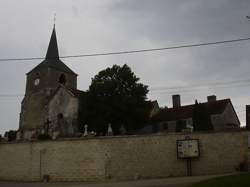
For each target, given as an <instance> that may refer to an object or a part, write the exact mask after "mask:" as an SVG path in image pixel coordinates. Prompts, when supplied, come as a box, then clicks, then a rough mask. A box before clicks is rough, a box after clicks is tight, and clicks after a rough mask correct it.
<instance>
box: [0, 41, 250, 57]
mask: <svg viewBox="0 0 250 187" xmlns="http://www.w3.org/2000/svg"><path fill="white" fill-rule="evenodd" d="M248 40H250V38H238V39H233V40H222V41H216V42H207V43H197V44H186V45H178V46H171V47H162V48H151V49H138V50H130V51H118V52H106V53H93V54H80V55H68V56H61V57H60V58H61V59H62V58H63V59H64V58H82V57H96V56H108V55H122V54H132V53H145V52H153V51H163V50H172V49H181V48H191V47H201V46H208V45H219V44H227V43H234V42H243V41H248ZM43 59H44V58H43V57H31V58H1V59H0V61H30V60H43Z"/></svg>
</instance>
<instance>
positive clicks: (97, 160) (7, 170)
mask: <svg viewBox="0 0 250 187" xmlns="http://www.w3.org/2000/svg"><path fill="white" fill-rule="evenodd" d="M249 135H250V132H249V131H242V132H220V133H193V134H189V135H188V136H190V138H198V139H199V141H200V151H201V153H200V154H201V155H200V158H198V159H194V160H193V161H192V168H193V169H192V170H193V175H207V174H222V173H230V172H235V171H237V170H238V169H239V166H240V163H246V162H247V161H248V159H249V148H248V136H249ZM186 136H187V134H186V135H185V134H168V135H151V136H121V137H99V138H82V139H67V140H57V141H44V142H23V143H22V142H20V143H1V144H0V180H9V181H40V180H42V178H43V177H44V176H46V175H48V176H49V177H50V179H51V181H104V180H127V179H138V178H159V177H173V176H185V175H186V161H185V160H178V159H177V155H176V154H177V153H176V140H178V139H184V138H185V137H186Z"/></svg>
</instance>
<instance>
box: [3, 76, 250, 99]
mask: <svg viewBox="0 0 250 187" xmlns="http://www.w3.org/2000/svg"><path fill="white" fill-rule="evenodd" d="M244 86H250V79H242V80H235V81H227V82H213V83H207V84H203V85H201V84H198V85H189V86H183V87H152V88H150V92H153V93H151V94H166V93H176V92H178V93H185V92H196V91H202V90H204V89H206V90H207V89H215V88H235V87H244ZM168 90H170V91H168ZM171 90H172V91H171ZM157 92H158V93H157ZM23 96H24V94H8V93H6V94H0V98H10V99H11V98H16V97H23Z"/></svg>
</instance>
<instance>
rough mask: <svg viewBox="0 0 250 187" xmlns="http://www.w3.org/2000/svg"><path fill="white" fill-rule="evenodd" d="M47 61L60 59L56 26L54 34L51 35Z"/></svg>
mask: <svg viewBox="0 0 250 187" xmlns="http://www.w3.org/2000/svg"><path fill="white" fill-rule="evenodd" d="M45 59H46V60H49V59H59V52H58V47H57V40H56V29H55V25H54V28H53V31H52V34H51V38H50V42H49V47H48V50H47V54H46V57H45Z"/></svg>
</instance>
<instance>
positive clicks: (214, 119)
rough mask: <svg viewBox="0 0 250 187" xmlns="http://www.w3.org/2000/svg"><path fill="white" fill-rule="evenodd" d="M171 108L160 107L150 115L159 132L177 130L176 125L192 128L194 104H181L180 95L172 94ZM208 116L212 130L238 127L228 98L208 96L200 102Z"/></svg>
mask: <svg viewBox="0 0 250 187" xmlns="http://www.w3.org/2000/svg"><path fill="white" fill-rule="evenodd" d="M172 98H173V108H164V109H161V110H160V111H159V112H158V113H156V114H155V115H154V116H153V117H152V122H153V123H154V126H155V128H157V130H155V131H158V132H159V131H160V132H162V131H163V132H164V131H165V132H177V131H178V130H177V129H180V128H179V127H178V126H180V125H181V126H182V127H183V128H184V129H185V128H191V129H192V128H193V115H194V110H195V104H192V105H185V106H182V105H181V98H180V95H173V97H172ZM199 105H201V106H202V107H203V108H205V110H206V112H207V113H208V115H209V117H210V121H211V124H212V126H213V129H214V131H221V130H226V129H232V128H233V129H234V128H239V127H240V121H239V118H238V116H237V114H236V112H235V110H234V107H233V104H232V102H231V100H230V99H223V100H216V96H214V95H213V96H208V97H207V102H204V103H200V104H199Z"/></svg>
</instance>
